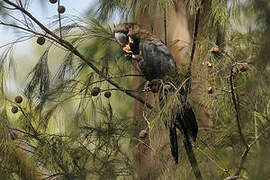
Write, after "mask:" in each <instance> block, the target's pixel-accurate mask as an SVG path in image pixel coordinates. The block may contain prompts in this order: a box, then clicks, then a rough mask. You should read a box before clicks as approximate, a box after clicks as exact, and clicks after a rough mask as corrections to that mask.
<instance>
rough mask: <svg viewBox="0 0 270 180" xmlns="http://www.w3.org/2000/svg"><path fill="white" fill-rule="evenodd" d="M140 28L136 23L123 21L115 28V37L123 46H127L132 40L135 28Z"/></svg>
mask: <svg viewBox="0 0 270 180" xmlns="http://www.w3.org/2000/svg"><path fill="white" fill-rule="evenodd" d="M135 29H136V30H139V29H140V27H139V25H137V24H135V23H121V24H118V25H117V26H116V27H115V29H114V37H115V39H116V40H117V42H118V43H119V44H120V45H121V46H126V45H127V44H128V43H129V41H130V40H131V39H130V38H131V37H130V36H131V33H132V32H133V31H134V30H135Z"/></svg>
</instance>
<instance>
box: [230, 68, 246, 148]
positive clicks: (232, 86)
mask: <svg viewBox="0 0 270 180" xmlns="http://www.w3.org/2000/svg"><path fill="white" fill-rule="evenodd" d="M234 67H235V65H233V66H232V69H231V75H230V86H231V94H232V101H233V105H234V110H235V113H236V122H237V128H238V132H239V135H240V138H241V140H242V142H243V144H244V145H245V147H246V148H247V149H248V148H249V146H248V144H247V141H246V139H245V137H244V135H243V132H242V128H241V122H240V112H239V106H238V104H239V103H238V101H237V99H236V94H235V92H234V82H233V81H234V73H233V68H234Z"/></svg>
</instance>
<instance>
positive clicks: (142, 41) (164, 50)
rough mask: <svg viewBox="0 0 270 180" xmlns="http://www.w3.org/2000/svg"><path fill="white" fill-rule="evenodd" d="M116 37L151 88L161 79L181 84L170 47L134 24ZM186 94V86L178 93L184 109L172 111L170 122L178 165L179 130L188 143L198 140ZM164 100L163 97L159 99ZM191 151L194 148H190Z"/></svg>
mask: <svg viewBox="0 0 270 180" xmlns="http://www.w3.org/2000/svg"><path fill="white" fill-rule="evenodd" d="M114 36H115V39H116V40H117V42H118V43H119V44H120V45H121V46H122V47H123V51H124V52H125V54H126V56H127V57H128V58H129V59H131V60H135V61H136V62H137V63H138V66H139V69H140V71H141V72H142V73H143V75H144V76H145V78H146V80H148V81H149V86H150V88H151V87H153V86H154V85H153V84H159V85H160V84H162V83H156V82H157V81H159V80H160V81H162V82H164V80H165V79H166V80H167V81H169V83H170V84H172V85H173V86H174V87H178V86H180V84H181V83H182V82H181V81H179V78H178V77H177V76H178V75H180V73H179V70H178V68H177V66H176V62H175V60H174V58H173V56H172V54H171V53H170V51H169V49H168V47H167V46H166V45H165V44H164V43H163V42H162V41H161V40H160V39H159V38H157V37H155V36H154V35H153V34H151V33H150V32H148V31H147V30H145V29H143V28H141V27H140V26H139V25H137V24H135V23H122V24H118V25H117V26H116V27H115V29H114ZM160 88H162V87H159V89H160ZM170 89H173V88H170ZM175 90H176V89H175ZM152 91H153V90H152ZM170 91H172V90H170ZM156 92H157V91H156ZM186 93H187V92H186V91H185V89H184V87H181V89H180V90H178V94H177V97H178V99H179V101H181V104H182V107H179V109H178V110H175V109H174V110H172V113H173V116H172V119H171V120H170V122H169V123H167V126H168V127H169V134H170V143H171V153H172V155H173V157H174V160H175V162H176V163H178V142H177V134H176V128H178V129H179V130H180V131H181V132H182V133H183V134H184V135H185V137H186V138H187V139H186V140H187V141H189V137H191V138H192V139H193V140H194V141H195V140H196V137H197V132H198V126H197V122H196V118H195V114H194V112H193V110H192V108H191V107H190V105H189V103H188V102H186V100H185V99H186V98H185V97H186ZM163 95H164V94H163ZM163 98H164V97H161V96H160V100H162V99H163ZM161 106H164V104H162V103H161ZM189 148H191V145H190V147H189Z"/></svg>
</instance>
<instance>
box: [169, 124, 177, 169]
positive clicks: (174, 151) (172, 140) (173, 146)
mask: <svg viewBox="0 0 270 180" xmlns="http://www.w3.org/2000/svg"><path fill="white" fill-rule="evenodd" d="M169 129H170V143H171V153H172V156H173V158H174V161H175V163H176V164H177V163H178V141H177V134H176V126H175V124H174V123H173V122H171V124H170V128H169Z"/></svg>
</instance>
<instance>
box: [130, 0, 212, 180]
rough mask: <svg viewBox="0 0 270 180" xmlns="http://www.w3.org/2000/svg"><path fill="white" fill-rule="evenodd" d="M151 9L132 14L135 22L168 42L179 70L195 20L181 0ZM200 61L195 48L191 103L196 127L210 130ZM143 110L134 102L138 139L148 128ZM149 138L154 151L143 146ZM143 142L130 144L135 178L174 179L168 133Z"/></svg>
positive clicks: (186, 56)
mask: <svg viewBox="0 0 270 180" xmlns="http://www.w3.org/2000/svg"><path fill="white" fill-rule="evenodd" d="M205 3H206V4H207V6H204V8H203V13H202V14H201V15H200V20H201V23H200V24H199V27H201V25H202V22H203V20H204V17H206V15H207V9H208V8H209V5H210V1H209V0H207V1H206V2H205ZM152 6H153V7H150V8H151V14H149V11H148V10H145V11H143V12H142V11H141V12H139V13H138V15H135V13H134V19H135V22H136V23H138V24H140V25H141V26H142V27H144V28H145V29H148V30H149V31H152V33H153V34H155V35H157V36H158V37H159V38H160V39H162V40H163V41H164V42H167V45H168V47H169V48H170V50H171V52H172V54H173V56H174V59H175V60H176V62H177V64H178V65H179V67H180V68H181V66H180V65H181V64H188V63H189V62H190V52H191V47H192V34H193V25H194V22H193V21H194V17H193V16H190V15H189V12H188V11H187V10H186V5H185V3H184V1H183V0H178V1H177V2H176V4H175V6H174V7H167V9H166V10H165V9H164V10H163V11H162V12H161V11H160V10H159V9H158V8H157V7H155V5H152ZM135 8H136V7H134V9H135ZM165 28H166V29H165ZM165 32H166V35H165ZM200 34H201V33H200V30H199V33H198V38H200ZM200 59H201V58H200V53H199V46H198V45H197V46H196V49H195V58H194V62H193V65H192V79H191V81H192V93H191V102H192V105H193V107H194V108H195V111H196V118H197V121H198V124H199V127H200V128H204V127H211V126H212V122H211V120H210V115H209V110H208V109H207V108H206V103H207V102H206V100H205V99H206V97H207V96H208V94H207V86H208V82H207V68H206V67H205V66H202V62H201V60H200ZM142 82H143V80H141V81H135V82H134V86H135V87H138V85H139V84H141V83H142ZM149 101H150V102H153V96H151V97H149ZM142 111H143V107H142V105H141V104H139V103H137V102H135V109H134V114H135V119H134V134H133V135H134V136H135V137H138V135H139V132H140V130H142V129H144V128H145V127H147V126H146V124H145V121H144V120H143V117H142ZM143 127H144V128H143ZM153 134H154V135H153ZM149 138H151V142H152V144H151V145H152V148H153V149H154V150H152V149H151V148H148V147H147V146H146V145H144V143H145V144H147V143H148V142H149ZM142 141H143V140H142ZM143 142H144V143H142V142H137V143H136V142H135V143H133V144H132V147H133V151H132V152H133V155H134V159H135V166H136V170H137V174H138V179H156V178H158V177H159V178H161V179H163V178H165V179H170V177H168V175H172V177H173V174H174V173H175V169H176V166H175V165H174V161H173V158H172V157H170V156H169V155H170V145H169V132H168V130H167V129H165V128H163V129H160V130H159V131H157V132H152V136H151V137H147V138H145V141H143ZM164 147H165V148H164ZM159 151H163V152H162V153H165V154H167V155H168V156H169V161H167V162H166V164H165V165H164V162H163V164H162V161H161V160H160V159H159V158H157V154H158V153H157V152H159ZM180 163H181V162H180ZM162 166H164V169H166V171H167V172H166V173H164V172H162V171H161V169H162ZM165 166H166V167H165ZM168 167H170V168H168ZM169 171H170V172H169ZM164 175H166V177H163V176H164Z"/></svg>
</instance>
